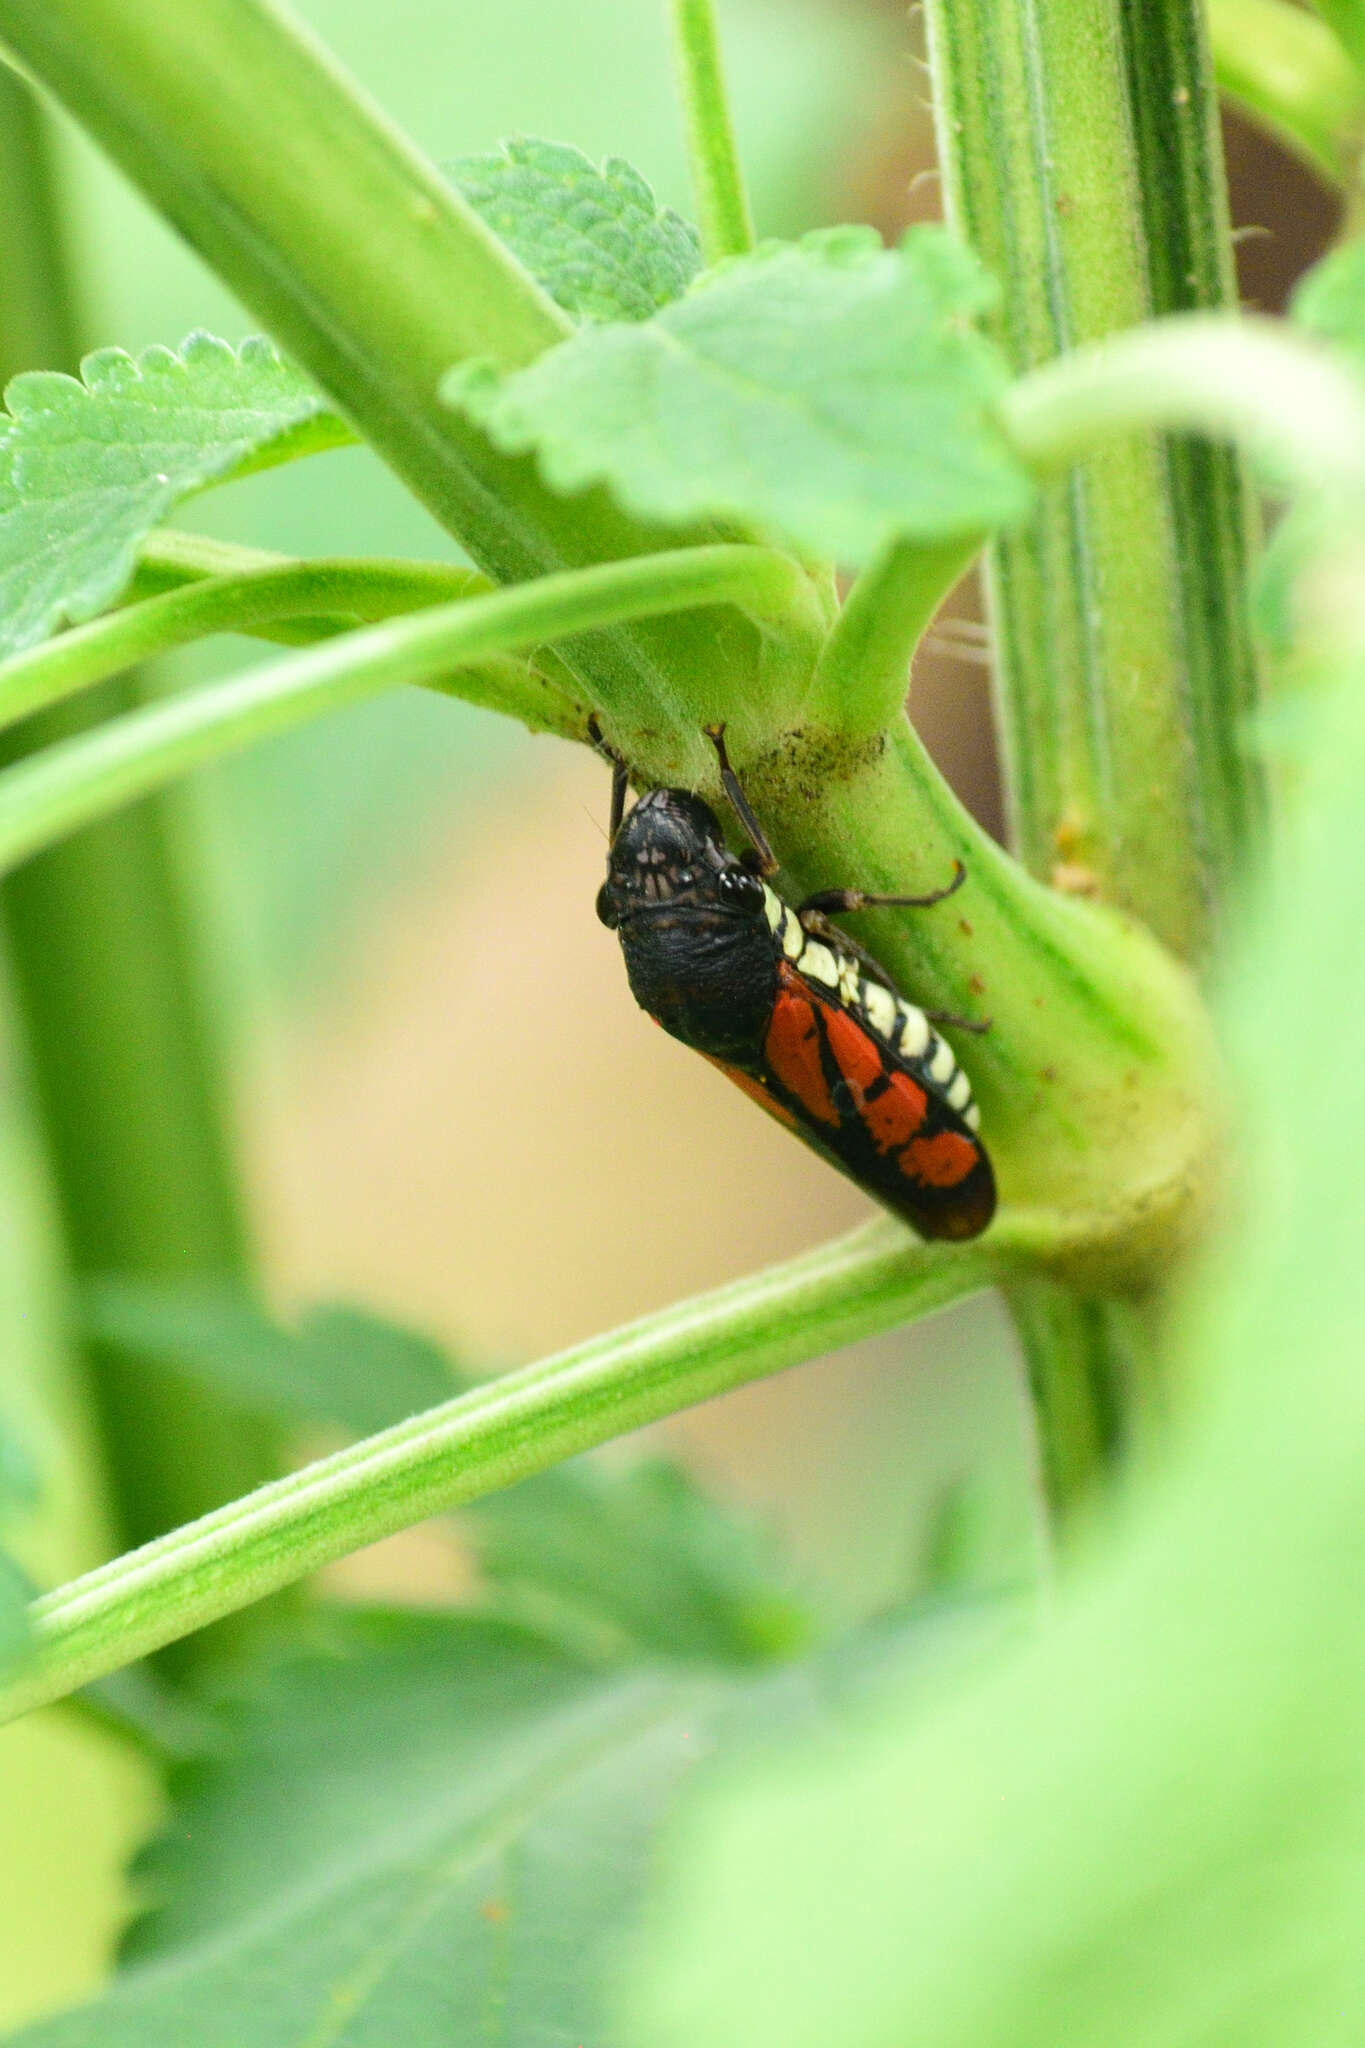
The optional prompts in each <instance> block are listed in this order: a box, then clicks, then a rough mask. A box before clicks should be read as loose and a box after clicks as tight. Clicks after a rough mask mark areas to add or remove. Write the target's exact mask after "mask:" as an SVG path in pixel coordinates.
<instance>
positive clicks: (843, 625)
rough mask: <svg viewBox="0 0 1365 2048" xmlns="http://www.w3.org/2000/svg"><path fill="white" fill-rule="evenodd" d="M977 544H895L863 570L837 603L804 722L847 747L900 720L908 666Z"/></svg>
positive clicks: (971, 542)
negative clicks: (837, 610)
mask: <svg viewBox="0 0 1365 2048" xmlns="http://www.w3.org/2000/svg"><path fill="white" fill-rule="evenodd" d="M980 549H981V541H980V540H974V541H951V542H948V543H947V544H945V545H944V546H942V547H924V546H922V545H920V544H919V543H917V542H914V541H898V542H895V543H893V545H892V546H890V547H888V548H887V549H886V550H885V552H884V553H883V554H882V555H881V556H880V558H879V559H878V560H877V561H875V562H872V563H870V564H869V565H868V567H867V568H866V569H864V571H863V573H862V575H861V576H859V577H858V579H857V581H856V582H855V583H854V585H853V588H852V589H851V590H850V591H849V593H848V596H847V598H846V599H845V600H844V604H843V607H842V609H841V611H840V613H839V616H838V618H837V619H836V621H835V623H834V627H833V629H832V631H831V632H830V635H829V638H828V639H827V640H826V642H825V645H824V649H823V651H822V652H821V655H820V659H819V661H818V662H817V663H816V666H815V674H814V676H813V677H812V679H811V687H810V694H809V696H808V697H807V699H806V702H805V704H804V706H803V707H802V716H803V718H806V719H809V720H810V721H811V723H812V724H815V725H820V726H823V727H824V728H825V730H826V731H828V732H831V733H840V734H842V735H843V737H844V738H845V739H846V740H847V741H848V742H849V743H850V744H851V745H857V744H858V743H859V742H861V741H866V740H870V739H873V738H875V736H876V735H877V734H878V733H882V732H885V731H886V729H887V728H888V726H891V725H894V724H895V723H896V721H897V720H898V719H899V717H900V714H901V712H902V710H903V708H904V705H905V698H906V693H907V691H908V689H909V687H910V660H911V657H912V655H913V654H914V651H915V649H916V647H917V646H918V645H919V642H920V639H921V637H922V636H923V634H924V632H925V631H926V629H927V627H928V626H929V624H930V621H931V620H932V619H933V616H934V613H935V612H936V611H937V610H938V608H939V606H940V605H941V604H942V602H943V600H944V598H945V597H946V596H947V595H948V592H949V591H950V590H951V589H952V587H953V585H954V584H955V583H956V582H957V580H958V578H959V577H960V576H962V575H963V574H965V572H966V571H967V569H969V568H970V567H971V564H972V562H973V561H974V559H975V558H976V556H977V554H978V553H979V552H980Z"/></svg>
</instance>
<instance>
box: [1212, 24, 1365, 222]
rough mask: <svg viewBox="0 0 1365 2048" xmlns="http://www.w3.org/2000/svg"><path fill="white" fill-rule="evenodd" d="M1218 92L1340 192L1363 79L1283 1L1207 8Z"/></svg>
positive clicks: (1356, 138) (1328, 36)
mask: <svg viewBox="0 0 1365 2048" xmlns="http://www.w3.org/2000/svg"><path fill="white" fill-rule="evenodd" d="M1209 35H1210V38H1211V40H1212V43H1213V61H1214V67H1215V69H1216V71H1217V75H1218V84H1219V87H1220V88H1221V90H1222V91H1223V92H1225V93H1227V94H1228V96H1229V97H1230V98H1232V99H1235V100H1236V101H1237V102H1238V103H1239V104H1240V105H1241V106H1243V107H1245V108H1246V110H1247V112H1248V113H1249V114H1251V115H1252V116H1253V117H1254V118H1255V119H1256V120H1257V121H1259V122H1261V123H1262V125H1263V126H1264V127H1267V128H1269V129H1270V130H1271V131H1272V133H1273V134H1274V135H1276V136H1277V137H1278V139H1279V140H1280V141H1281V142H1282V143H1284V144H1285V145H1286V147H1288V148H1289V149H1292V150H1293V152H1294V154H1295V155H1296V156H1298V157H1301V158H1302V159H1303V161H1304V162H1305V163H1306V164H1308V165H1310V166H1311V168H1312V169H1313V170H1315V171H1316V172H1317V173H1318V175H1319V176H1320V177H1322V178H1325V179H1326V181H1327V183H1328V184H1329V185H1333V186H1335V187H1336V188H1337V189H1338V190H1344V189H1345V188H1346V187H1347V186H1348V185H1349V184H1350V182H1351V180H1352V177H1353V176H1354V174H1355V170H1356V166H1357V165H1358V163H1359V159H1360V151H1361V144H1362V141H1363V140H1365V79H1362V77H1361V76H1360V74H1359V73H1358V72H1357V71H1356V69H1355V66H1354V65H1353V64H1352V63H1351V60H1350V58H1349V57H1348V56H1347V55H1346V52H1345V51H1344V50H1343V49H1342V47H1341V44H1340V43H1339V42H1338V41H1337V38H1336V37H1335V36H1334V35H1333V34H1332V31H1331V30H1330V29H1329V28H1328V27H1327V26H1326V25H1325V24H1324V23H1323V22H1321V21H1318V20H1315V19H1314V17H1313V16H1312V15H1311V14H1306V13H1305V12H1304V10H1303V8H1301V7H1291V6H1289V5H1287V0H1209Z"/></svg>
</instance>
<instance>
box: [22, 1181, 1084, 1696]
mask: <svg viewBox="0 0 1365 2048" xmlns="http://www.w3.org/2000/svg"><path fill="white" fill-rule="evenodd" d="M1056 1230H1057V1226H1056V1224H1055V1221H1054V1220H1053V1219H1050V1218H1048V1217H1046V1216H1031V1217H1030V1216H1023V1215H1015V1216H1009V1215H1002V1216H1001V1217H1000V1218H999V1219H998V1220H997V1222H996V1225H995V1227H994V1228H993V1230H992V1231H991V1232H990V1233H989V1234H988V1235H987V1236H986V1237H984V1238H980V1239H978V1240H976V1242H975V1243H973V1244H971V1245H965V1246H945V1245H928V1244H920V1243H917V1242H916V1241H915V1240H913V1239H911V1238H909V1237H907V1235H906V1233H905V1232H904V1231H903V1230H901V1229H900V1228H899V1227H898V1226H896V1225H893V1224H891V1223H878V1224H874V1225H871V1226H869V1227H867V1228H865V1229H863V1230H860V1231H858V1232H856V1233H855V1234H854V1235H853V1236H851V1237H847V1238H843V1239H840V1240H839V1241H838V1242H836V1243H834V1244H831V1245H826V1246H823V1247H822V1248H821V1249H820V1250H818V1251H815V1252H810V1253H807V1254H805V1255H804V1256H803V1257H801V1258H798V1259H794V1260H792V1261H790V1262H789V1263H788V1264H786V1265H781V1266H775V1267H772V1268H771V1269H770V1270H769V1271H767V1272H765V1273H760V1274H757V1275H752V1276H750V1277H749V1278H747V1279H744V1280H740V1281H736V1282H734V1283H733V1284H732V1285H730V1286H728V1287H723V1288H720V1289H718V1290H717V1291H716V1292H714V1293H712V1294H705V1295H699V1296H697V1297H695V1298H694V1299H692V1300H690V1301H686V1302H683V1303H681V1304H680V1305H679V1306H677V1307H675V1308H669V1309H665V1310H663V1311H662V1312H661V1313H659V1314H656V1315H652V1316H648V1317H646V1318H644V1319H643V1320H642V1321H640V1322H637V1323H631V1324H627V1325H626V1326H625V1327H624V1328H623V1329H620V1330H617V1331H614V1332H611V1333H609V1334H608V1335H606V1336H601V1337H594V1338H591V1339H590V1340H589V1341H588V1342H587V1343H585V1344H580V1345H577V1346H575V1347H574V1348H573V1349H572V1350H569V1351H565V1352H561V1353H559V1354H558V1355H557V1356H555V1357H553V1358H549V1359H545V1360H544V1361H542V1362H541V1363H540V1364H537V1365H532V1366H528V1367H526V1368H525V1370H523V1371H521V1372H515V1373H509V1374H508V1375H507V1376H506V1377H505V1378H503V1379H499V1380H494V1381H492V1382H490V1383H489V1384H488V1385H487V1386H483V1387H478V1388H475V1389H474V1390H473V1391H471V1392H470V1393H467V1394H463V1395H461V1396H460V1397H459V1398H458V1399H456V1400H453V1401H448V1402H445V1403H444V1404H443V1405H442V1406H441V1407H439V1408H433V1409H431V1410H429V1411H428V1412H427V1413H426V1414H424V1415H419V1416H415V1417H414V1418H413V1419H412V1420H411V1421H410V1422H405V1423H400V1424H399V1425H398V1426H397V1427H396V1428H394V1429H389V1430H385V1431H384V1432H383V1433H382V1434H381V1435H379V1436H374V1437H370V1438H367V1439H366V1441H365V1442H363V1443H360V1444H356V1445H354V1446H353V1447H352V1448H350V1449H347V1450H345V1451H341V1452H339V1453H338V1454H337V1455H336V1456H334V1457H330V1458H326V1459H323V1460H321V1461H320V1462H318V1463H317V1464H314V1465H309V1466H306V1467H305V1468H304V1469H303V1470H302V1471H300V1472H296V1473H292V1474H291V1475H290V1476H289V1477H288V1478H286V1479H282V1480H276V1481H275V1482H273V1483H272V1484H271V1485H269V1486H266V1487H262V1488H261V1489H260V1490H259V1491H258V1492H256V1493H255V1494H252V1495H250V1496H248V1498H246V1499H245V1500H241V1501H238V1502H236V1503H235V1504H234V1505H233V1506H232V1507H230V1508H224V1509H221V1510H219V1511H218V1512H217V1513H216V1514H212V1515H207V1516H205V1517H204V1518H203V1519H202V1520H201V1521H199V1522H197V1523H195V1524H193V1525H192V1526H190V1527H189V1528H185V1529H179V1530H177V1531H176V1532H175V1533H174V1534H173V1535H171V1536H167V1537H163V1538H162V1539H161V1540H160V1541H159V1542H157V1543H153V1544H149V1545H147V1546H146V1547H145V1548H144V1549H143V1550H141V1551H137V1552H134V1553H133V1554H132V1555H130V1556H127V1557H122V1558H118V1559H116V1560H115V1561H114V1562H113V1563H111V1564H108V1565H105V1566H103V1567H102V1568H101V1569H100V1570H99V1571H96V1572H91V1573H89V1574H87V1576H86V1577H85V1578H83V1579H78V1580H76V1581H74V1582H73V1583H72V1584H71V1585H69V1586H65V1587H62V1588H60V1589H59V1590H58V1591H57V1592H55V1593H53V1594H50V1595H48V1597H47V1598H46V1599H44V1600H42V1601H40V1602H38V1603H37V1604H36V1606H35V1608H34V1610H33V1613H34V1623H35V1630H36V1635H37V1643H38V1649H37V1656H36V1660H35V1661H34V1662H33V1663H31V1664H30V1666H29V1667H28V1668H27V1669H26V1670H25V1672H24V1674H23V1675H22V1677H21V1678H20V1679H19V1680H18V1682H17V1683H16V1684H14V1685H13V1686H11V1687H10V1688H9V1689H7V1690H6V1691H5V1692H4V1693H3V1694H0V1718H4V1719H10V1718H13V1717H14V1716H15V1715H17V1714H20V1713H24V1712H26V1711H27V1710H28V1709H29V1708H31V1707H33V1706H36V1705H39V1704H41V1703H42V1702H44V1701H47V1700H52V1699H57V1698H59V1697H61V1696H62V1695H63V1694H65V1693H69V1692H72V1691H74V1690H75V1688H76V1687H78V1686H81V1685H85V1684H88V1683H89V1682H90V1681H91V1680H92V1679H94V1678H97V1677H101V1676H103V1675H104V1674H105V1673H107V1672H110V1671H113V1670H116V1669H118V1668H119V1667H120V1666H121V1665H123V1664H126V1663H129V1662H131V1661H132V1660H133V1659H135V1658H137V1657H140V1656H145V1655H146V1654H147V1652H148V1651H149V1650H151V1649H153V1648H154V1647H156V1646H157V1645H159V1644H162V1643H167V1642H171V1641H174V1640H175V1639H177V1638H178V1637H180V1636H182V1635H184V1634H186V1633H187V1632H188V1631H189V1630H191V1629H196V1628H202V1627H203V1626H204V1625H205V1623H206V1622H209V1621H212V1620H214V1619H216V1618H217V1617H218V1616H220V1615H223V1614H229V1613H232V1612H234V1611H235V1610H236V1609H238V1608H240V1607H243V1606H245V1605H246V1604H247V1603H248V1602H250V1601H253V1600H259V1599H260V1598H261V1597H262V1596H263V1595H264V1594H266V1593H269V1592H271V1591H273V1590H275V1589H276V1588H277V1587H280V1586H285V1585H290V1584H292V1583H294V1582H295V1581H296V1580H298V1579H299V1578H301V1577H302V1576H303V1575H304V1574H305V1573H307V1572H310V1571H314V1570H316V1569H317V1568H318V1567H319V1566H320V1565H323V1564H327V1563H330V1562H331V1561H332V1560H334V1559H336V1558H339V1557H344V1556H346V1555H347V1554H348V1553H349V1552H351V1551H353V1550H357V1549H359V1548H361V1547H362V1546H363V1545H365V1544H367V1543H373V1542H376V1541H377V1540H378V1539H379V1538H380V1537H383V1536H388V1535H392V1534H393V1533H394V1531H395V1530H398V1529H403V1528H407V1527H410V1526H411V1525H412V1524H413V1523H414V1522H418V1521H421V1520H423V1519H425V1518H426V1517H427V1516H429V1515H433V1514H440V1513H443V1512H444V1511H446V1510H447V1509H450V1508H454V1507H458V1506H460V1505H461V1504H462V1503H463V1502H465V1501H470V1500H476V1499H478V1498H479V1497H480V1496H481V1495H483V1494H486V1493H491V1492H495V1491H496V1490H497V1489H498V1488H500V1487H504V1486H510V1485H513V1484H515V1482H516V1481H517V1480H520V1479H526V1478H529V1477H530V1476H531V1474H532V1473H535V1472H543V1471H545V1470H546V1469H547V1467H549V1466H551V1465H555V1464H558V1463H560V1462H561V1461H562V1460H563V1459H565V1458H568V1457H572V1456H574V1455H575V1454H576V1453H578V1452H580V1451H585V1450H588V1449H590V1448H591V1447H592V1446H593V1445H595V1444H600V1443H604V1442H606V1441H607V1440H608V1439H610V1438H612V1437H617V1436H621V1435H623V1434H624V1433H625V1432H626V1431H628V1430H633V1429H639V1428H640V1427H642V1426H643V1425H644V1424H645V1423H647V1422H653V1421H656V1420H658V1418H659V1417H660V1416H664V1415H672V1414H676V1413H677V1411H678V1410H679V1409H681V1408H686V1407H689V1406H691V1405H693V1404H694V1403H696V1402H698V1401H706V1400H710V1399H712V1398H713V1397H714V1396H715V1395H717V1394H721V1393H725V1392H727V1391H728V1390H729V1389H730V1388H732V1387H737V1386H743V1385H746V1384H747V1383H748V1382H750V1381H752V1380H756V1379H761V1378H764V1377H765V1376H766V1375H768V1374H770V1373H775V1372H780V1371H782V1370H783V1369H784V1368H785V1367H786V1366H789V1365H796V1364H798V1363H800V1362H801V1361H802V1360H804V1359H807V1358H812V1357H816V1356H818V1355H819V1354H821V1353H822V1352H825V1351H829V1350H832V1349H834V1348H836V1347H837V1346H840V1345H844V1344H850V1343H853V1342H855V1341H856V1340H857V1339H858V1338H860V1337H866V1336H870V1335H872V1334H873V1333H874V1332H876V1331H879V1330H886V1329H891V1328H894V1327H896V1326H897V1325H899V1324H901V1323H904V1322H905V1321H906V1320H907V1319H908V1318H911V1317H914V1316H920V1315H927V1314H929V1313H930V1312H931V1311H932V1310H933V1309H936V1308H941V1307H943V1306H944V1304H945V1303H947V1302H949V1301H957V1300H960V1299H962V1297H963V1296H965V1295H968V1294H973V1293H975V1292H976V1291H977V1290H978V1289H980V1288H982V1287H986V1286H989V1285H990V1284H991V1283H992V1282H993V1281H994V1280H996V1279H998V1278H999V1277H1000V1275H1001V1274H1003V1273H1006V1272H1008V1271H1010V1270H1012V1269H1015V1268H1017V1267H1019V1266H1027V1265H1030V1264H1032V1263H1033V1262H1035V1261H1036V1260H1038V1259H1040V1258H1044V1259H1045V1258H1047V1257H1048V1256H1049V1255H1050V1254H1051V1253H1052V1251H1053V1250H1054V1249H1055V1245H1056Z"/></svg>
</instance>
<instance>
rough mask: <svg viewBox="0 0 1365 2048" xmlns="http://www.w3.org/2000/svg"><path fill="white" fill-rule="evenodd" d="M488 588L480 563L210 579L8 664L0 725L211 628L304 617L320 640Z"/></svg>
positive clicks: (304, 565)
mask: <svg viewBox="0 0 1365 2048" xmlns="http://www.w3.org/2000/svg"><path fill="white" fill-rule="evenodd" d="M489 588H490V585H489V583H488V579H487V578H486V577H484V576H480V575H479V573H478V571H477V570H475V569H458V568H445V567H443V566H441V565H440V564H439V563H431V564H426V563H421V562H351V561H345V560H338V561H314V562H286V563H283V564H281V565H280V566H279V567H270V568H260V569H251V570H247V571H246V572H245V573H243V574H238V575H233V576H206V577H203V578H201V579H199V580H197V581H194V582H189V583H186V584H185V585H184V586H183V587H182V588H180V589H178V590H173V591H168V592H166V593H165V594H164V595H163V596H160V597H151V598H147V599H145V600H143V601H142V602H141V603H137V604H131V605H125V606H124V607H123V608H122V609H121V610H119V611H115V612H107V613H105V614H104V616H103V617H101V618H98V619H94V620H92V621H91V622H90V624H89V625H85V626H76V627H73V628H72V629H71V631H70V632H67V633H62V634H60V635H59V636H58V637H57V638H56V639H55V640H48V641H45V642H44V643H43V645H42V646H41V647H35V648H31V649H29V650H28V651H27V652H25V653H23V654H18V655H15V656H13V657H12V658H11V659H10V660H9V661H7V662H3V663H0V726H5V725H11V724H13V723H14V721H15V720H16V719H18V718H23V717H25V716H27V714H28V713H29V712H31V711H37V710H40V709H41V708H42V707H43V706H44V705H47V704H56V703H58V702H60V701H61V700H62V699H63V698H65V697H71V696H74V695H75V693H76V692H77V691H78V690H83V689H86V688H88V687H89V686H90V684H92V683H98V682H102V681H104V680H105V679H106V678H107V677H109V676H114V675H118V674H119V673H120V671H121V670H123V669H125V668H130V667H131V666H132V665H133V663H134V662H138V661H146V660H149V659H150V658H151V657H152V656H154V655H157V654H166V653H168V652H169V651H170V650H171V649H172V648H174V647H184V646H186V645H187V644H188V643H189V642H190V641H192V640H200V639H203V638H205V637H206V636H207V635H209V634H211V633H250V632H254V631H258V630H259V629H260V628H261V627H263V626H268V625H272V624H275V623H278V622H279V621H281V620H286V619H295V620H306V621H308V622H309V623H310V627H311V630H309V631H308V632H307V638H308V639H309V640H317V639H321V638H324V637H326V636H327V635H330V634H335V633H341V632H345V631H346V630H348V628H350V627H352V626H354V625H355V624H356V623H357V622H358V621H360V620H373V619H384V618H390V617H392V616H393V615H394V614H395V613H403V612H410V611H415V610H419V609H420V608H421V607H423V606H425V605H433V604H437V603H439V602H440V601H441V599H442V598H444V599H446V600H451V599H455V598H462V597H471V596H483V595H485V594H486V593H487V592H488V590H489Z"/></svg>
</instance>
